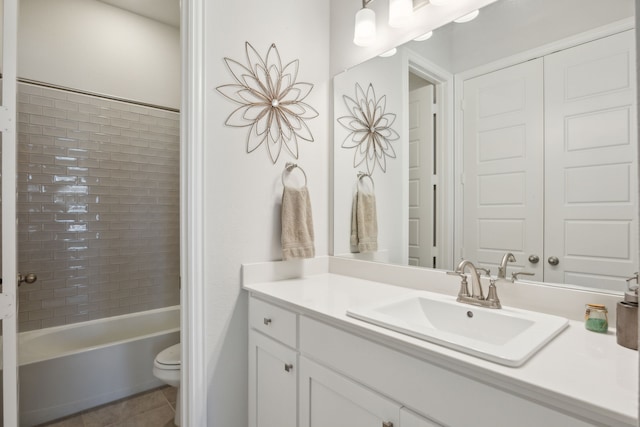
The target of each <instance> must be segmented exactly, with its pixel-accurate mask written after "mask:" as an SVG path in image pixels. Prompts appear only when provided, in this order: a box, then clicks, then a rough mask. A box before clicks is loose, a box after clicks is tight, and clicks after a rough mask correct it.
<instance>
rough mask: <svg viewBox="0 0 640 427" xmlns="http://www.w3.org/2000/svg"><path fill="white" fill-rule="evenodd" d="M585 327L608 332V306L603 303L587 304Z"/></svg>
mask: <svg viewBox="0 0 640 427" xmlns="http://www.w3.org/2000/svg"><path fill="white" fill-rule="evenodd" d="M584 327H585V328H587V329H588V330H590V331H593V332H602V333H606V332H607V330H608V329H609V319H608V318H607V307H605V306H604V305H602V304H587V305H586V306H585V313H584Z"/></svg>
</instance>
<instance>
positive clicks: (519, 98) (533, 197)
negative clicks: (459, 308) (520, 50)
mask: <svg viewBox="0 0 640 427" xmlns="http://www.w3.org/2000/svg"><path fill="white" fill-rule="evenodd" d="M542 73H543V63H542V59H536V60H532V61H528V62H525V63H522V64H518V65H514V66H512V67H508V68H505V69H502V70H498V71H495V72H492V73H490V74H485V75H482V76H479V77H476V78H473V79H469V80H466V81H465V82H464V101H463V148H462V150H463V171H462V173H463V176H462V182H463V193H464V194H463V211H464V212H463V250H462V253H461V254H460V255H461V256H462V257H463V258H465V259H468V260H470V261H472V262H473V263H475V264H476V265H480V266H483V267H491V269H492V272H493V274H496V273H497V271H498V270H497V266H498V265H499V263H500V260H501V259H502V256H503V255H504V253H505V252H512V253H513V254H514V255H515V257H516V259H517V262H516V263H515V264H509V273H510V272H512V271H514V270H522V269H524V270H526V271H529V272H532V273H535V274H536V275H535V277H534V278H533V279H534V280H543V277H542V270H543V266H542V264H541V263H537V264H534V263H529V262H528V258H529V256H531V255H537V256H539V257H542V246H543V243H542V237H543V200H542V189H543V168H542V160H543V97H542V96H543V87H542V85H543V82H542ZM513 267H515V268H513Z"/></svg>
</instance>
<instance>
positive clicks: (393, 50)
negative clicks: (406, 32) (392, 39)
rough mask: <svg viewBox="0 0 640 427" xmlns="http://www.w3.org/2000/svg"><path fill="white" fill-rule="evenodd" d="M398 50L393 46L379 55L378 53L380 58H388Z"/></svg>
mask: <svg viewBox="0 0 640 427" xmlns="http://www.w3.org/2000/svg"><path fill="white" fill-rule="evenodd" d="M397 52H398V49H396V48H395V47H394V48H393V49H390V50H388V51H386V52H384V53H381V54H380V55H378V56H379V57H381V58H388V57H390V56H393V55H395V54H396V53H397Z"/></svg>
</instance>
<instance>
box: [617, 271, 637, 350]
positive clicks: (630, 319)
mask: <svg viewBox="0 0 640 427" xmlns="http://www.w3.org/2000/svg"><path fill="white" fill-rule="evenodd" d="M633 280H635V281H636V284H635V285H631V281H633ZM627 288H628V289H629V290H628V291H627V292H625V294H624V301H620V302H619V303H618V306H617V307H616V313H617V315H616V338H617V340H618V344H620V345H621V346H623V347H627V348H630V349H633V350H637V349H638V273H636V274H635V276H633V277H630V278H629V279H627Z"/></svg>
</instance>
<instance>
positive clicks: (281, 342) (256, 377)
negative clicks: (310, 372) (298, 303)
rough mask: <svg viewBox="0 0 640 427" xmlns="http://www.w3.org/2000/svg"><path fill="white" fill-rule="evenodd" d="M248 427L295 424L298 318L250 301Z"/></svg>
mask: <svg viewBox="0 0 640 427" xmlns="http://www.w3.org/2000/svg"><path fill="white" fill-rule="evenodd" d="M249 325H250V328H251V329H250V331H249V378H250V384H249V426H251V427H285V426H291V427H295V426H296V425H297V411H298V408H297V395H298V388H297V369H298V352H297V351H296V350H295V347H296V337H297V315H296V314H294V313H292V312H290V311H287V310H284V309H282V308H280V307H277V306H275V305H272V304H269V303H266V302H264V301H261V300H258V299H255V298H251V299H250V306H249Z"/></svg>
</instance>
